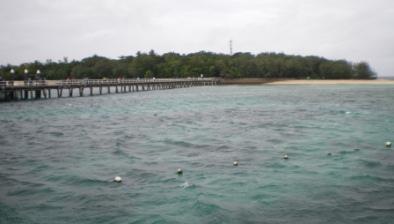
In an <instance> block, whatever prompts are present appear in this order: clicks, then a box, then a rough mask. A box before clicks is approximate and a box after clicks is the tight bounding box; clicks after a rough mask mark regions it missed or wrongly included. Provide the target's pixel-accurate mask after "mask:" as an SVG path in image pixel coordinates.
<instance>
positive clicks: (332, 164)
mask: <svg viewBox="0 0 394 224" xmlns="http://www.w3.org/2000/svg"><path fill="white" fill-rule="evenodd" d="M393 99H394V90H393V88H392V86H390V85H379V86H374V85H354V86H352V85H327V86H325V85H319V86H310V85H305V86H303V85H294V86H292V85H286V86H281V85H275V86H269V85H262V86H213V87H212V86H208V87H196V88H186V89H173V90H165V91H149V92H135V93H127V94H111V95H103V96H94V97H81V98H78V97H75V98H72V99H71V98H62V99H49V100H39V101H22V102H9V103H4V104H1V105H0V189H1V190H0V199H1V200H0V223H155V222H156V223H338V222H339V223H341V222H343V223H389V222H390V220H392V219H393V218H394V214H393V212H392V211H393V209H394V204H393V201H392V196H393V195H394V178H393V176H394V165H393V162H392V161H394V153H393V152H392V150H393V148H387V147H386V146H385V143H386V142H387V141H391V142H393V141H394V139H393V138H394V135H393V133H394V132H393V128H392V127H391V125H390V124H393V123H394V113H393V111H394V104H393ZM354 148H359V149H360V150H359V151H354ZM327 152H331V153H332V155H331V156H327V155H326V154H327ZM284 155H289V159H288V160H284V159H283V156H284ZM233 161H238V162H239V165H238V166H234V165H233ZM179 168H182V170H183V174H182V175H178V174H177V172H176V171H177V169H179ZM115 176H120V177H122V183H114V182H113V178H114V177H115Z"/></svg>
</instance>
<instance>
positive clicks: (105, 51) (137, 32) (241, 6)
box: [0, 0, 394, 76]
mask: <svg viewBox="0 0 394 224" xmlns="http://www.w3.org/2000/svg"><path fill="white" fill-rule="evenodd" d="M230 40H232V41H233V52H251V53H253V54H258V53H261V52H277V53H279V52H283V53H285V54H291V55H302V56H307V55H315V56H321V57H325V58H328V59H334V60H335V59H345V60H348V61H351V62H360V61H366V62H368V63H369V64H370V65H371V67H372V68H373V69H374V70H375V71H376V72H377V73H378V76H394V72H393V71H394V1H393V0H12V1H11V0H8V1H7V0H0V64H3V65H6V64H8V63H10V64H13V65H19V64H21V63H25V62H33V61H35V60H38V61H41V62H43V63H45V62H46V60H47V59H52V60H53V61H56V62H57V61H58V60H63V57H67V58H68V60H69V61H71V60H73V59H75V60H81V59H83V58H86V57H90V56H92V55H94V54H97V55H100V56H104V57H108V58H113V59H118V57H119V56H122V55H124V56H127V55H136V52H137V51H141V52H149V51H150V50H151V49H153V50H154V51H155V52H156V53H158V54H160V55H161V54H164V53H168V52H176V53H181V54H183V53H184V54H188V53H195V52H199V51H210V52H214V53H224V54H229V53H230V46H229V42H230Z"/></svg>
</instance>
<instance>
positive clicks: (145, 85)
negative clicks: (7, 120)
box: [0, 78, 220, 101]
mask: <svg viewBox="0 0 394 224" xmlns="http://www.w3.org/2000/svg"><path fill="white" fill-rule="evenodd" d="M219 82H220V79H218V78H184V79H178V78H174V79H154V78H153V79H75V80H37V81H30V82H24V81H14V82H2V83H1V85H0V101H10V100H27V99H41V98H51V97H57V98H61V97H63V96H68V97H73V96H80V97H83V96H85V94H86V92H87V94H89V95H90V96H93V95H94V94H99V95H102V94H103V93H108V94H109V93H111V90H112V91H113V92H114V93H126V92H138V91H149V90H164V89H174V88H186V87H193V86H205V85H217V84H218V83H219ZM64 90H66V91H64ZM63 94H67V95H63Z"/></svg>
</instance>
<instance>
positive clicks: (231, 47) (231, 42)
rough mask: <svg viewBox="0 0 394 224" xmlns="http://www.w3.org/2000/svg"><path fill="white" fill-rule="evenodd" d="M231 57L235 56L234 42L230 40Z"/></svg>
mask: <svg viewBox="0 0 394 224" xmlns="http://www.w3.org/2000/svg"><path fill="white" fill-rule="evenodd" d="M230 55H233V41H232V40H230Z"/></svg>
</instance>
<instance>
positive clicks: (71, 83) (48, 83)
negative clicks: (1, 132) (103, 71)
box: [3, 78, 219, 87]
mask: <svg viewBox="0 0 394 224" xmlns="http://www.w3.org/2000/svg"><path fill="white" fill-rule="evenodd" d="M218 80H219V79H218V78H165V79H156V78H152V79H145V78H142V79H139V78H136V79H69V80H25V81H8V82H3V86H19V87H23V86H26V87H29V86H48V87H50V86H81V85H85V86H88V85H106V84H108V85H116V84H139V83H141V84H143V83H168V82H188V81H190V82H195V81H218Z"/></svg>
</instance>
